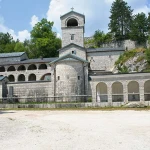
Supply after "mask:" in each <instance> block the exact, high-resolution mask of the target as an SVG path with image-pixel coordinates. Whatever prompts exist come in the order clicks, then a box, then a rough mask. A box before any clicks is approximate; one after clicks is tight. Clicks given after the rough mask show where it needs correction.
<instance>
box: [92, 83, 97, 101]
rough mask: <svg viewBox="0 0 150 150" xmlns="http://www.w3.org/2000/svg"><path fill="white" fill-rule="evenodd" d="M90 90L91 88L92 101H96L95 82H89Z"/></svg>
mask: <svg viewBox="0 0 150 150" xmlns="http://www.w3.org/2000/svg"><path fill="white" fill-rule="evenodd" d="M91 90H92V102H93V103H96V102H97V101H96V99H97V93H96V83H91Z"/></svg>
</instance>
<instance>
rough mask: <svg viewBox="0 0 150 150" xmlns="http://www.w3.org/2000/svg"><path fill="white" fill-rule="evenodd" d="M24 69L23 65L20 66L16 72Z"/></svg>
mask: <svg viewBox="0 0 150 150" xmlns="http://www.w3.org/2000/svg"><path fill="white" fill-rule="evenodd" d="M25 70H26V67H25V66H24V65H21V66H19V67H18V71H25Z"/></svg>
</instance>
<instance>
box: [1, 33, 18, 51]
mask: <svg viewBox="0 0 150 150" xmlns="http://www.w3.org/2000/svg"><path fill="white" fill-rule="evenodd" d="M14 47H15V41H14V40H13V37H12V36H11V35H10V34H9V33H2V32H0V53H9V52H14Z"/></svg>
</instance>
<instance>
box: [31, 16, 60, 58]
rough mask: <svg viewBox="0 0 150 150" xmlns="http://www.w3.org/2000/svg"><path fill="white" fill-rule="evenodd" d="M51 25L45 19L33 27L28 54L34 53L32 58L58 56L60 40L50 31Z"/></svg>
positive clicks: (51, 23)
mask: <svg viewBox="0 0 150 150" xmlns="http://www.w3.org/2000/svg"><path fill="white" fill-rule="evenodd" d="M53 24H54V23H53V22H50V21H47V19H42V20H41V22H38V23H37V24H36V25H35V26H34V28H33V30H32V31H31V42H32V44H31V45H32V48H31V49H30V53H32V50H33V51H34V53H32V54H34V55H33V56H32V57H40V56H42V57H55V56H57V55H58V53H57V50H58V49H60V48H61V40H60V39H59V38H57V36H56V33H55V32H53V31H52V27H53ZM33 45H34V48H33ZM35 49H36V51H35Z"/></svg>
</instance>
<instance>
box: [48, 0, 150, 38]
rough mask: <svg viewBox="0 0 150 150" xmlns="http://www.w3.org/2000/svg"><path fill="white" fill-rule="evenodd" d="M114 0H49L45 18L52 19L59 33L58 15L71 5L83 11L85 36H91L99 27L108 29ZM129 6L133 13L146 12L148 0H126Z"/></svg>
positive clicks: (104, 29)
mask: <svg viewBox="0 0 150 150" xmlns="http://www.w3.org/2000/svg"><path fill="white" fill-rule="evenodd" d="M113 1H114V0H99V1H96V0H80V1H78V0H71V1H70V0H51V1H50V5H49V10H48V11H47V19H48V20H49V21H54V23H55V24H54V27H55V28H56V29H57V32H58V33H61V22H60V16H61V15H63V14H65V13H67V12H69V11H70V10H71V9H70V8H71V7H74V8H75V11H77V12H79V13H84V14H85V17H86V24H85V27H86V28H85V33H86V34H85V36H91V35H92V34H93V33H94V31H95V30H97V29H100V30H103V31H105V32H107V31H108V23H109V16H110V8H111V4H112V2H113ZM126 2H127V3H128V5H129V6H131V8H132V9H134V14H135V13H140V12H144V13H146V14H147V13H148V12H150V7H149V6H148V5H147V4H148V3H149V2H148V0H142V1H140V0H126Z"/></svg>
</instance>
